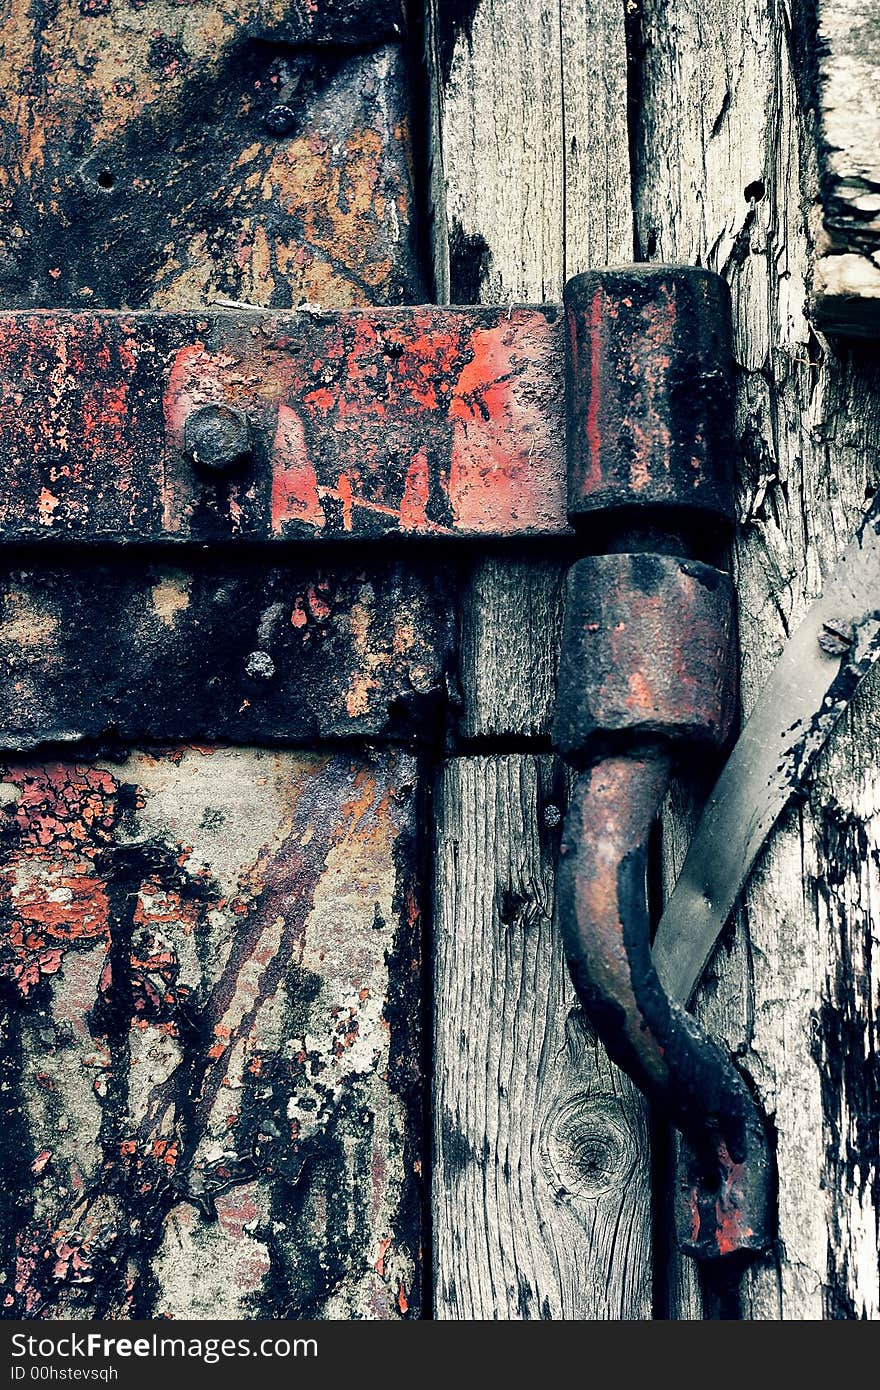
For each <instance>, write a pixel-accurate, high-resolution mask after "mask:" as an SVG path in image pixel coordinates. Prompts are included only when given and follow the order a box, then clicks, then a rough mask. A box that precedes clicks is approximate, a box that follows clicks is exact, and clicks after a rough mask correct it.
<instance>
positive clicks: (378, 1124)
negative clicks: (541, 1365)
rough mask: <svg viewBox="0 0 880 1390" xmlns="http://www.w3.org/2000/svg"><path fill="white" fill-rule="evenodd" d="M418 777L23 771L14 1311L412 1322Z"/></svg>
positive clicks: (137, 769) (294, 770) (310, 771)
mask: <svg viewBox="0 0 880 1390" xmlns="http://www.w3.org/2000/svg"><path fill="white" fill-rule="evenodd" d="M417 775H418V768H417V765H416V764H415V762H414V761H413V760H412V759H411V758H409V757H407V756H405V755H401V754H397V753H387V754H382V755H379V756H373V757H370V756H349V755H343V756H328V755H325V754H310V755H304V754H291V753H278V752H268V751H267V752H262V753H260V752H253V751H248V750H231V749H227V750H221V749H215V750H211V749H208V748H192V747H190V748H180V749H177V750H169V751H167V752H164V753H157V754H148V753H136V754H132V755H131V756H130V757H129V758H127V759H126V760H125V761H123V762H122V763H116V764H111V763H107V762H103V763H100V764H85V763H84V764H77V763H72V762H71V763H39V762H37V763H34V762H30V761H21V762H13V763H8V764H7V765H6V766H5V768H4V769H3V772H2V781H0V801H2V814H0V845H2V864H0V921H2V963H0V977H2V983H3V989H4V992H5V994H6V996H7V1001H8V1002H9V1004H10V1011H9V1016H8V1024H7V1029H8V1031H7V1057H9V1058H13V1059H14V1060H15V1062H16V1064H17V1065H16V1067H15V1072H16V1075H15V1076H14V1078H13V1080H12V1081H11V1084H10V1089H8V1090H6V1091H5V1092H4V1101H5V1116H4V1127H5V1132H6V1135H7V1140H8V1141H11V1142H8V1144H7V1153H8V1163H9V1165H10V1171H9V1174H8V1180H7V1181H8V1186H7V1198H6V1205H5V1225H6V1229H5V1232H4V1237H5V1243H6V1255H7V1258H8V1265H7V1275H6V1283H5V1285H4V1286H3V1287H4V1290H5V1293H4V1295H3V1298H4V1303H5V1312H6V1314H7V1315H16V1314H17V1315H20V1316H25V1317H59V1316H76V1317H83V1316H90V1315H95V1314H104V1315H110V1316H115V1317H132V1316H161V1315H170V1316H178V1317H180V1316H189V1317H199V1316H204V1317H218V1316H226V1317H253V1316H260V1315H263V1316H290V1317H310V1316H325V1317H333V1316H340V1317H350V1316H356V1317H364V1316H365V1317H377V1316H378V1317H384V1316H389V1315H392V1314H394V1315H399V1314H400V1313H406V1312H407V1311H409V1312H413V1311H415V1310H417V1308H418V1301H419V1274H418V1272H417V1269H416V1265H417V1261H418V1190H417V1189H418V1181H419V1179H418V1173H419V1159H418V1154H417V1153H416V1152H414V1151H413V1147H412V1135H413V1134H414V1133H416V1132H417V1129H418V1126H417V1121H416V1115H415V1114H414V1113H413V1106H414V1105H416V1106H417V1102H418V1095H419V1044H418V1031H417V1027H416V1022H417V1013H418V995H419V900H418V889H417V872H418V855H417V852H416V844H415V836H416V819H417V814H416V813H417V797H416V783H417ZM7 1073H8V1069H7Z"/></svg>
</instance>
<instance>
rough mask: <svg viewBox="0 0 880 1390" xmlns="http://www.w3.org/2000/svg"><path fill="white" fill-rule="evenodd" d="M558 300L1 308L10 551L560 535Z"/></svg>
mask: <svg viewBox="0 0 880 1390" xmlns="http://www.w3.org/2000/svg"><path fill="white" fill-rule="evenodd" d="M564 418H565V409H564V354H563V343H562V317H561V311H560V310H559V309H558V308H557V307H547V308H528V307H517V308H511V309H490V308H467V309H448V308H445V309H441V308H433V307H431V308H416V309H410V308H407V309H391V310H368V311H361V310H356V311H355V310H352V311H344V312H336V313H323V312H315V313H312V312H297V313H291V312H283V313H267V312H266V311H264V310H259V311H256V310H255V311H250V310H242V311H219V310H218V311H213V310H212V311H207V312H202V313H196V312H193V313H109V312H105V313H71V312H61V313H56V312H39V313H30V312H13V313H6V314H0V543H7V544H9V543H19V542H26V543H31V542H35V541H54V542H59V541H61V542H81V543H107V542H122V543H127V544H136V543H151V544H155V543H164V542H181V543H186V542H198V543H205V542H218V541H224V542H230V541H235V542H237V541H247V542H289V541H299V540H327V539H332V540H340V539H348V538H351V539H355V540H364V539H372V538H377V537H389V536H393V535H395V534H396V535H413V536H418V537H422V538H425V539H429V538H432V537H439V538H456V537H463V538H467V537H471V538H479V537H490V536H498V537H516V536H558V535H563V534H568V533H569V527H568V523H567V521H566V502H565V425H564Z"/></svg>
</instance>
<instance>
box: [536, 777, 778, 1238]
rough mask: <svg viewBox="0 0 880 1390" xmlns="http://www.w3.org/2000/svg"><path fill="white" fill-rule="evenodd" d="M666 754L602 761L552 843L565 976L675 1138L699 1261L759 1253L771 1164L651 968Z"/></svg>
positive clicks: (742, 1094)
mask: <svg viewBox="0 0 880 1390" xmlns="http://www.w3.org/2000/svg"><path fill="white" fill-rule="evenodd" d="M669 770H670V758H669V756H668V755H667V754H659V755H658V754H656V753H655V754H647V755H644V756H639V755H637V754H636V755H630V756H618V757H614V756H611V757H607V758H605V759H603V760H602V761H601V762H599V763H597V764H596V765H595V766H594V767H592V768H590V769H589V771H587V772H584V773H582V774H581V775H580V777H579V778H578V780H577V783H576V786H575V790H574V795H573V797H572V800H571V803H570V807H569V811H568V815H567V817H566V822H565V834H564V838H563V843H562V859H561V863H560V903H561V911H560V921H561V924H562V930H563V934H564V937H565V945H566V952H567V955H568V960H569V965H570V967H571V972H572V978H573V980H574V983H575V987H576V988H577V991H578V994H579V995H580V997H581V999H582V1001H583V1003H584V1007H585V1008H586V1010H587V1013H588V1015H589V1017H590V1019H591V1020H592V1022H593V1024H594V1025H595V1027H596V1029H597V1030H598V1032H599V1035H600V1036H601V1038H602V1041H603V1043H604V1044H605V1046H606V1047H607V1049H608V1053H609V1056H610V1057H611V1058H612V1059H613V1060H614V1061H616V1062H617V1063H618V1064H619V1065H620V1066H622V1067H624V1069H625V1070H626V1071H627V1072H628V1073H629V1075H630V1076H632V1077H633V1079H634V1080H635V1081H636V1082H637V1084H638V1085H639V1086H640V1087H641V1089H642V1090H643V1091H644V1092H645V1093H646V1095H648V1096H650V1098H651V1099H652V1100H653V1101H655V1102H656V1103H657V1104H658V1105H659V1106H660V1108H661V1111H662V1112H663V1113H664V1114H665V1115H667V1116H669V1118H670V1119H671V1120H672V1121H673V1123H674V1124H676V1125H677V1126H678V1128H679V1129H680V1130H681V1132H682V1133H683V1134H684V1136H685V1138H686V1140H687V1141H688V1144H687V1146H686V1148H685V1163H684V1171H683V1172H682V1174H681V1178H680V1183H679V1187H678V1190H677V1191H676V1193H675V1215H676V1222H677V1226H678V1234H679V1242H680V1244H681V1247H682V1249H683V1250H685V1251H686V1252H687V1253H688V1254H691V1255H695V1256H697V1257H699V1258H701V1259H710V1260H711V1259H718V1258H721V1257H724V1256H728V1255H734V1254H743V1253H745V1252H748V1251H753V1250H757V1251H760V1250H765V1249H766V1248H767V1246H768V1244H769V1241H770V1239H771V1222H772V1215H773V1213H772V1177H773V1161H772V1158H771V1155H770V1151H769V1147H768V1141H767V1135H766V1133H765V1129H764V1124H763V1120H762V1119H761V1116H760V1115H759V1113H758V1110H757V1108H756V1106H755V1102H754V1100H753V1099H752V1096H751V1093H750V1091H749V1089H748V1086H747V1085H746V1083H745V1081H744V1080H743V1078H742V1077H741V1076H740V1074H739V1072H738V1071H737V1070H736V1067H735V1066H734V1065H733V1063H732V1061H731V1060H730V1058H729V1056H728V1055H727V1054H726V1053H725V1052H723V1051H722V1049H721V1048H720V1047H718V1045H717V1044H716V1043H714V1042H713V1041H712V1040H711V1038H709V1037H707V1036H706V1034H705V1033H704V1031H703V1030H702V1028H700V1027H699V1025H698V1024H697V1023H696V1022H695V1021H694V1019H693V1018H692V1017H691V1016H690V1014H687V1013H685V1011H684V1009H682V1008H681V1006H680V1005H679V1004H675V1003H673V1002H672V1001H671V1000H670V999H669V998H668V997H667V995H666V994H665V993H664V991H663V989H662V987H661V985H660V982H659V980H658V979H657V975H656V972H655V970H654V967H653V965H652V963H651V946H650V929H651V923H650V918H649V915H648V904H647V891H646V883H647V862H648V842H649V838H650V833H651V829H652V826H653V824H654V820H655V818H656V815H657V813H658V811H659V808H660V803H661V801H662V799H663V796H664V795H665V792H666V790H667V787H668V783H669Z"/></svg>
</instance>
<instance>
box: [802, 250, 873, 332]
mask: <svg viewBox="0 0 880 1390" xmlns="http://www.w3.org/2000/svg"><path fill="white" fill-rule="evenodd" d="M813 314H814V317H815V320H816V324H817V326H818V327H820V328H821V329H822V330H823V331H824V332H825V333H828V334H831V335H832V336H834V335H839V336H841V337H847V338H877V337H880V266H877V265H876V264H875V263H874V261H873V260H872V259H871V258H869V257H868V256H860V255H858V254H857V253H855V252H846V253H844V254H842V255H839V256H821V257H820V258H819V260H817V261H816V265H815V269H814V273H813Z"/></svg>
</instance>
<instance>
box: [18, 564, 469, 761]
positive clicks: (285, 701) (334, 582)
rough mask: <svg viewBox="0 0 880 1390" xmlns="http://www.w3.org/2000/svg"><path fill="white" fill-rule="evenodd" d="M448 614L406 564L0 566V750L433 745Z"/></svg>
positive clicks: (446, 664) (438, 583) (433, 579)
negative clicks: (86, 743)
mask: <svg viewBox="0 0 880 1390" xmlns="http://www.w3.org/2000/svg"><path fill="white" fill-rule="evenodd" d="M454 614H455V580H454V575H453V574H451V573H449V572H448V571H447V570H439V569H438V568H436V567H427V566H426V565H424V564H422V563H417V562H416V563H414V562H409V563H399V564H394V563H389V564H384V565H383V564H381V563H379V562H378V561H376V560H374V561H373V563H371V564H369V565H360V566H356V565H352V564H350V563H346V564H328V565H326V566H318V565H317V564H312V565H304V564H302V563H300V564H298V565H295V566H293V567H290V568H283V569H282V568H276V567H270V566H267V565H266V564H265V563H261V562H259V561H257V560H256V559H252V560H250V561H249V562H246V563H245V562H241V561H240V562H238V563H236V564H235V565H232V564H231V563H229V562H228V561H226V562H224V561H219V560H214V559H212V558H210V557H201V558H199V557H196V558H191V557H188V564H187V566H186V567H185V568H181V567H179V566H171V565H169V564H168V563H167V562H166V563H162V562H156V561H153V562H152V563H149V564H145V563H144V562H143V561H138V559H137V557H132V558H130V559H128V560H126V559H125V557H123V556H108V557H106V558H105V559H104V560H103V561H102V562H100V563H98V562H97V561H96V562H87V563H83V562H81V563H79V564H77V565H76V566H74V567H67V568H64V567H60V566H59V565H58V564H57V563H54V564H52V565H49V566H47V565H36V564H34V563H33V557H31V562H30V563H29V564H28V565H27V566H23V565H21V564H19V565H17V566H15V567H14V568H8V567H6V566H0V665H2V669H3V671H4V672H5V679H4V681H3V683H2V686H0V746H2V747H5V748H7V749H8V748H19V749H25V748H28V747H33V746H35V745H37V744H40V743H47V742H48V743H58V742H65V743H70V742H73V741H76V740H78V739H83V738H88V739H91V740H95V739H102V740H107V739H110V740H115V741H118V740H126V741H128V742H137V741H138V740H143V739H150V740H161V739H184V738H195V739H201V740H209V739H217V738H224V739H232V740H234V741H236V742H239V743H244V742H248V741H253V742H258V743H282V744H300V745H302V744H308V743H312V744H314V743H315V742H317V741H320V740H328V739H332V740H339V739H345V740H351V739H352V738H357V737H361V738H363V737H369V738H381V739H384V740H387V739H389V738H391V739H397V740H406V741H409V740H412V739H421V740H428V741H429V742H433V741H435V740H436V738H437V736H438V732H439V730H440V728H441V727H442V707H443V704H444V702H445V699H446V683H447V678H448V675H449V673H450V672H451V670H452V667H453V664H454V661H453V650H454V637H455V634H454V625H455V616H454Z"/></svg>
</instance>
